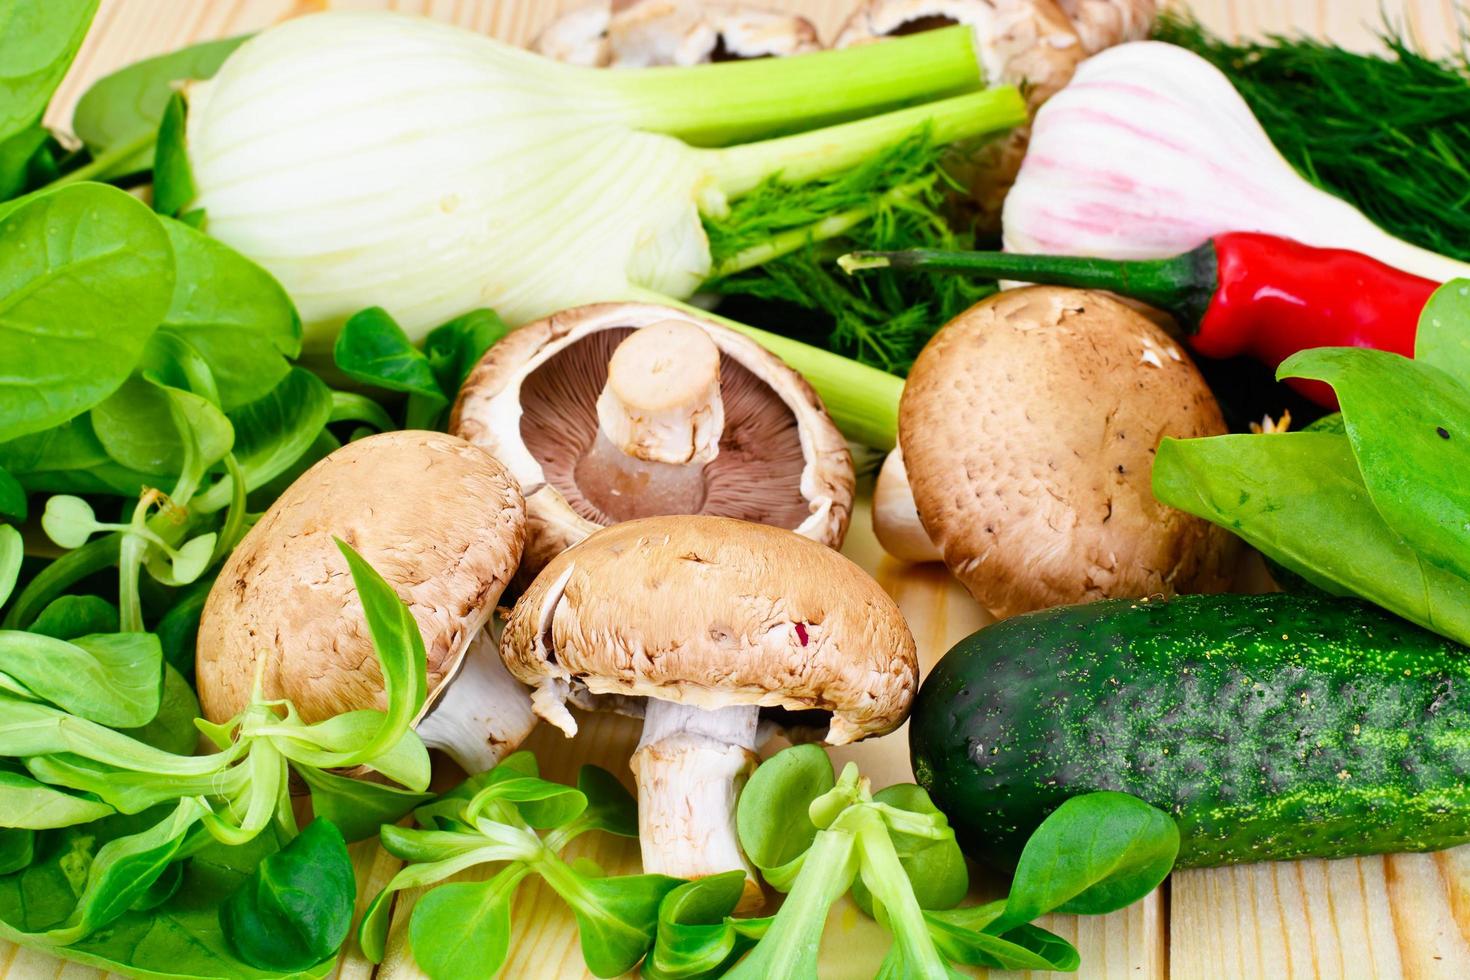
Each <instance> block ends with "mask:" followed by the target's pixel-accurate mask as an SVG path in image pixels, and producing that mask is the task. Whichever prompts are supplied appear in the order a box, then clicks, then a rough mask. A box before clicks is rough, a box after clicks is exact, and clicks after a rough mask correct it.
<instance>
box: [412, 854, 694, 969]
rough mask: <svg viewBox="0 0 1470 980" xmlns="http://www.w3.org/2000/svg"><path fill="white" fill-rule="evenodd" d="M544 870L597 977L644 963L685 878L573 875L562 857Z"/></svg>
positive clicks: (583, 955) (583, 957) (544, 874)
mask: <svg viewBox="0 0 1470 980" xmlns="http://www.w3.org/2000/svg"><path fill="white" fill-rule="evenodd" d="M561 868H565V869H566V872H565V874H562V873H560V871H561ZM541 873H542V876H543V877H544V878H545V879H546V881H547V883H548V884H550V885H551V887H552V888H554V889H556V891H557V894H559V895H561V897H562V898H563V899H565V900H566V902H567V904H568V905H570V906H571V908H572V913H573V914H574V915H575V917H576V919H577V931H578V933H579V934H580V936H581V941H582V960H583V961H584V962H585V963H586V964H587V969H588V970H589V971H591V973H592V975H593V976H597V977H617V976H621V975H622V974H624V973H627V972H628V971H629V970H631V969H633V967H635V966H637V965H638V961H639V960H641V959H643V955H644V954H645V953H647V952H648V949H649V947H650V946H652V945H653V933H654V929H655V928H657V926H658V908H659V904H660V903H661V902H662V901H663V899H664V896H665V895H667V894H668V893H669V892H671V891H673V890H674V889H675V888H677V887H678V886H679V885H682V884H683V883H684V882H683V881H682V880H680V879H678V878H670V877H669V876H668V875H656V874H642V875H623V876H621V877H617V878H587V877H582V876H580V875H577V877H576V878H575V879H572V878H571V876H572V875H575V874H576V872H574V871H572V870H571V869H570V868H567V867H566V866H565V865H561V863H560V861H557V862H555V863H550V862H548V863H547V864H545V865H542V866H541ZM574 881H575V884H573V882H574ZM416 955H417V954H416Z"/></svg>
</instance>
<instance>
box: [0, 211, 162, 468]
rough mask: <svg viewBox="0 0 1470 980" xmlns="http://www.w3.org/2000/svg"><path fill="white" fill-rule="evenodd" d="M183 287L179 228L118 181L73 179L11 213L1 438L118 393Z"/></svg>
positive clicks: (3, 266) (3, 243) (3, 262)
mask: <svg viewBox="0 0 1470 980" xmlns="http://www.w3.org/2000/svg"><path fill="white" fill-rule="evenodd" d="M173 287H174V271H173V255H172V251H171V250H170V248H169V244H168V236H167V235H166V234H165V233H164V231H163V229H162V228H161V227H160V226H159V224H158V221H157V219H156V218H154V217H153V216H152V215H151V214H150V213H149V211H148V209H147V207H146V206H144V205H143V204H141V203H140V202H139V201H138V200H137V199H135V198H133V197H131V196H129V195H128V194H126V193H124V192H122V191H120V190H117V189H116V188H112V187H106V186H104V185H100V184H74V185H71V186H67V187H63V188H61V189H59V190H57V191H54V192H51V193H47V194H43V195H41V196H39V197H37V198H35V199H34V200H32V201H29V202H27V203H26V204H24V205H22V206H21V207H19V208H17V209H15V210H13V211H11V212H10V213H8V214H6V215H5V216H4V217H3V218H0V378H4V379H6V380H5V381H3V382H0V442H3V441H6V440H10V439H14V438H16V437H18V436H23V435H27V434H29V433H32V432H39V431H41V430H42V429H47V428H50V427H51V426H54V425H58V424H60V423H62V422H65V421H66V420H68V419H70V418H72V417H73V416H75V415H77V414H78V413H80V412H83V411H86V410H87V409H89V408H91V407H92V406H93V405H96V404H97V403H99V402H101V401H102V400H103V399H105V398H107V397H108V396H109V395H111V394H112V393H113V392H114V391H116V390H117V389H118V387H119V386H121V385H122V383H123V382H124V381H125V380H126V379H127V377H128V375H129V374H131V373H132V370H133V366H134V364H135V363H136V362H137V360H138V357H139V356H140V355H141V354H142V352H143V346H144V344H145V343H146V342H147V340H148V337H149V336H150V335H151V334H152V333H153V330H154V328H155V327H157V325H158V322H159V321H160V320H161V319H162V318H163V314H164V312H165V311H166V310H167V308H168V303H169V298H170V297H171V295H172V293H173Z"/></svg>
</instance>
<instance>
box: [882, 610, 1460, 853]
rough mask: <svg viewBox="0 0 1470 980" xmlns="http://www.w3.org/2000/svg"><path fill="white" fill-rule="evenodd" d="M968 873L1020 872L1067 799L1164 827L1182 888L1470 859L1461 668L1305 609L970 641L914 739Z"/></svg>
mask: <svg viewBox="0 0 1470 980" xmlns="http://www.w3.org/2000/svg"><path fill="white" fill-rule="evenodd" d="M909 749H910V753H911V755H912V759H913V766H914V773H915V775H916V776H917V778H918V781H919V784H920V785H922V786H923V787H924V788H925V789H926V790H928V791H929V794H930V796H931V797H933V799H934V802H935V803H936V804H938V805H939V807H940V809H942V810H943V811H944V812H945V813H946V814H947V815H948V817H949V820H950V823H951V824H953V825H954V827H955V830H956V832H957V833H958V836H959V839H960V843H961V845H962V846H963V847H964V848H965V851H966V853H968V854H969V855H970V856H971V857H974V858H977V859H980V860H984V861H987V862H988V863H992V864H999V865H1001V866H1010V865H1014V863H1015V860H1016V858H1017V856H1018V855H1019V854H1020V850H1021V846H1022V845H1023V844H1024V843H1025V841H1026V838H1027V836H1028V835H1030V833H1031V832H1032V831H1033V830H1035V829H1036V827H1037V825H1038V824H1040V823H1041V821H1042V819H1043V818H1045V817H1046V816H1047V814H1049V813H1051V811H1052V810H1054V809H1056V808H1057V807H1058V806H1059V805H1061V803H1062V802H1063V801H1064V800H1066V799H1068V798H1069V797H1072V796H1075V795H1078V794H1080V793H1086V792H1090V791H1093V790H1118V791H1121V792H1124V793H1131V794H1133V795H1134V796H1137V797H1140V798H1141V799H1143V800H1146V801H1147V802H1149V803H1152V804H1153V805H1154V806H1157V807H1159V808H1161V809H1163V810H1166V811H1168V812H1169V813H1171V814H1173V815H1174V817H1175V819H1176V820H1177V821H1178V822H1179V832H1180V837H1181V840H1182V845H1181V847H1180V851H1179V862H1178V866H1180V867H1202V866H1209V865H1218V864H1230V863H1237V862H1244V861H1271V860H1286V859H1290V858H1300V857H1344V856H1348V855H1354V854H1375V853H1383V852H1390V851H1429V850H1436V849H1438V848H1442V847H1449V846H1451V845H1454V844H1460V843H1464V842H1465V841H1470V783H1467V780H1470V652H1467V651H1466V649H1465V648H1464V647H1461V646H1459V645H1457V644H1455V643H1452V642H1450V641H1448V640H1445V639H1443V638H1441V637H1438V636H1435V635H1434V634H1432V633H1429V632H1427V631H1425V630H1422V629H1420V628H1418V627H1417V626H1414V625H1412V624H1410V623H1407V622H1405V621H1403V620H1401V619H1397V618H1395V617H1393V616H1390V615H1388V614H1387V613H1383V612H1381V611H1379V610H1378V609H1377V608H1375V607H1372V606H1369V605H1366V604H1363V603H1359V602H1356V601H1354V600H1348V599H1334V598H1322V597H1313V596H1300V595H1285V594H1274V595H1259V596H1241V595H1214V596H1183V597H1180V598H1177V599H1171V600H1157V599H1156V600H1152V601H1150V600H1130V599H1117V600H1109V601H1104V602H1095V603H1091V604H1088V605H1081V606H1065V607H1060V608H1056V609H1048V610H1045V611H1042V612H1036V613H1031V614H1029V615H1025V616H1016V617H1013V618H1011V619H1008V620H1005V621H1003V622H1000V623H997V624H995V625H994V626H989V627H987V628H985V629H982V630H980V631H979V632H978V633H975V634H974V635H972V636H970V637H968V638H966V639H964V640H961V641H960V642H959V643H958V644H956V645H955V647H954V648H953V649H952V650H950V651H949V653H948V654H946V655H945V657H944V659H943V660H941V661H940V663H939V665H938V666H937V667H936V668H935V669H934V672H933V673H932V674H931V675H930V676H929V677H928V679H927V680H925V682H924V684H923V687H922V688H921V689H920V691H919V695H918V699H917V701H916V703H915V707H914V713H913V717H912V720H911V722H910V727H909Z"/></svg>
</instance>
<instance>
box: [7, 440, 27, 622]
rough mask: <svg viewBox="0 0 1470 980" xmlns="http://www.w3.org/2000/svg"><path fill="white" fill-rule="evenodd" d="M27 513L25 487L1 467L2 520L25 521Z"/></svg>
mask: <svg viewBox="0 0 1470 980" xmlns="http://www.w3.org/2000/svg"><path fill="white" fill-rule="evenodd" d="M26 513H27V507H26V489H25V487H23V486H21V484H20V481H19V480H17V479H16V478H15V477H13V476H11V475H10V472H9V471H8V470H6V469H5V467H3V466H0V518H10V519H11V520H15V521H23V520H25V519H26ZM0 601H4V600H0Z"/></svg>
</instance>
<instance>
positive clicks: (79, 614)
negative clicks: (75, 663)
mask: <svg viewBox="0 0 1470 980" xmlns="http://www.w3.org/2000/svg"><path fill="white" fill-rule="evenodd" d="M30 631H31V632H32V633H40V634H41V635H42V636H51V637H55V638H56V639H58V640H75V639H76V638H77V637H79V636H86V635H87V634H88V633H116V632H117V607H116V606H114V605H113V604H112V603H110V602H108V601H107V600H106V599H104V598H102V597H101V596H95V595H64V596H60V597H59V598H57V599H54V600H52V602H51V604H50V605H48V606H47V607H46V608H45V609H42V610H41V615H39V616H37V617H36V621H35V622H33V623H31V625H30Z"/></svg>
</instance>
